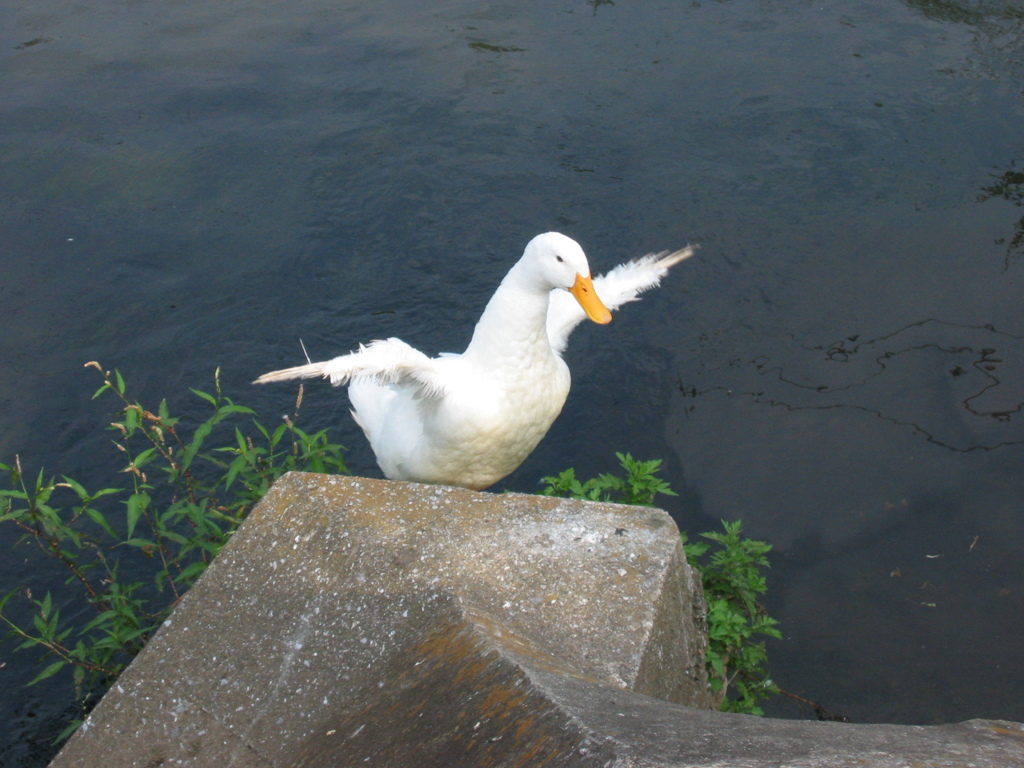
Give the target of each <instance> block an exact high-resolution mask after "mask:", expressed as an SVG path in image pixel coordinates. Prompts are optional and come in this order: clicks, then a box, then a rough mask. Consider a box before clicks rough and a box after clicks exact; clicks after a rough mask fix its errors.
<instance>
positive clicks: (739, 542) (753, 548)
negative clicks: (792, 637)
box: [683, 520, 782, 715]
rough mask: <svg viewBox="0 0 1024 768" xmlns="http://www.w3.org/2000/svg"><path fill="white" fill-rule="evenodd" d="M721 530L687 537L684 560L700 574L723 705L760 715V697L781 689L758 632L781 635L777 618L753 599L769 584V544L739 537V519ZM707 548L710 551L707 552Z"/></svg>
mask: <svg viewBox="0 0 1024 768" xmlns="http://www.w3.org/2000/svg"><path fill="white" fill-rule="evenodd" d="M722 527H723V530H722V531H720V532H719V531H713V532H709V533H703V534H701V537H702V538H704V539H707V540H708V542H710V543H707V542H687V540H686V534H685V533H684V534H683V548H684V549H685V551H686V557H687V560H689V561H690V563H691V564H692V565H694V566H695V567H696V568H697V569H698V570H699V571H700V574H701V581H702V583H703V584H704V598H705V600H706V601H707V604H708V653H707V666H708V677H709V679H710V680H711V687H712V689H713V690H715V691H718V692H720V693H721V694H722V696H723V697H724V698H723V701H722V709H723V710H725V711H727V712H746V713H747V714H752V715H761V714H764V712H763V711H762V710H761V708H760V707H759V706H758V705H757V701H758V700H759V699H763V698H765V697H767V696H768V695H770V694H773V693H779V689H778V686H776V685H775V683H774V682H773V681H772V679H771V678H770V677H769V676H768V673H767V671H766V670H765V665H766V663H767V661H768V656H767V653H766V651H765V647H764V642H763V641H759V640H757V639H756V637H757V636H758V635H761V636H765V637H775V638H781V637H782V635H781V633H780V632H779V630H778V629H776V625H777V624H778V622H777V621H776V620H775V619H773V618H771V617H770V616H768V614H767V612H766V611H765V609H764V607H763V606H762V605H761V604H760V603H759V602H758V601H757V598H758V596H759V595H763V594H764V593H765V591H766V589H767V585H766V583H765V579H764V576H763V575H762V574H761V569H762V568H767V567H769V564H768V557H767V555H768V552H769V550H771V545H770V544H767V543H765V542H763V541H755V540H753V539H744V538H742V537H741V535H740V534H741V533H742V532H743V523H742V522H740V521H739V520H737V521H735V522H732V523H730V522H727V521H725V520H723V521H722ZM709 551H710V552H711V554H710V556H708V552H709Z"/></svg>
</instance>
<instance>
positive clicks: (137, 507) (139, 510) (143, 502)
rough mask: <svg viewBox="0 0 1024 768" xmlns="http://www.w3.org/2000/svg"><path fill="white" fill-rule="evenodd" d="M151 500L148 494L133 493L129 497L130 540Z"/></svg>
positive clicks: (128, 520)
mask: <svg viewBox="0 0 1024 768" xmlns="http://www.w3.org/2000/svg"><path fill="white" fill-rule="evenodd" d="M149 502H150V498H149V494H148V493H133V494H132V495H131V496H129V497H128V519H127V522H128V538H129V539H130V538H132V534H133V533H135V526H136V524H137V523H138V522H139V518H140V517H142V515H143V513H144V512H145V511H146V508H147V507H148V506H149Z"/></svg>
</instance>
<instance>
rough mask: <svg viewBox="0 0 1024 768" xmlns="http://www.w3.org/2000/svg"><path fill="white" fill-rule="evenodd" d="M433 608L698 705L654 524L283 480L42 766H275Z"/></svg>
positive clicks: (680, 596) (569, 510)
mask: <svg viewBox="0 0 1024 768" xmlns="http://www.w3.org/2000/svg"><path fill="white" fill-rule="evenodd" d="M694 590H695V591H694ZM442 604H443V605H446V606H449V608H446V610H449V609H451V606H459V609H460V610H469V609H471V610H472V611H473V615H474V616H475V617H477V619H475V620H474V626H476V625H477V624H479V622H480V621H481V620H482V619H481V618H480V617H486V619H487V622H488V624H489V625H490V626H493V627H497V628H499V629H498V630H496V631H498V632H500V633H503V634H504V635H505V636H509V637H511V636H515V637H518V638H522V640H521V642H520V645H521V646H522V647H527V646H529V647H530V648H531V654H532V655H533V656H536V657H538V658H539V657H545V658H549V659H557V660H558V664H559V665H560V668H562V669H567V670H572V671H573V672H574V673H575V674H580V675H584V676H586V677H588V678H590V679H594V680H597V681H600V682H601V683H604V684H607V685H609V686H611V687H612V689H633V690H636V691H638V692H640V693H644V694H649V695H652V696H657V697H659V698H663V699H669V700H673V701H677V702H686V703H689V704H693V705H696V706H710V704H711V702H712V696H711V694H710V692H709V690H708V687H707V681H706V677H705V675H704V670H703V662H702V659H703V653H704V650H705V647H706V645H705V643H706V640H705V633H704V631H703V630H704V628H703V623H702V622H703V610H704V607H703V602H702V596H701V593H700V588H699V581H698V580H697V577H696V574H695V573H694V572H693V570H692V569H690V567H689V566H688V565H687V564H686V561H685V557H684V556H683V553H682V549H681V546H680V541H679V535H678V531H677V529H676V527H675V525H674V523H673V522H672V521H671V519H670V518H669V517H668V515H666V514H665V513H664V512H662V511H660V510H652V509H644V508H636V507H625V506H620V505H613V504H592V503H584V502H576V501H570V500H564V499H553V498H543V497H537V496H525V495H520V494H506V495H498V494H478V493H474V492H471V491H465V490H462V489H455V488H443V487H437V486H423V485H416V484H407V483H391V482H387V481H379V480H369V479H364V478H342V477H326V476H322V475H309V474H302V473H291V474H289V475H286V476H285V477H283V478H281V480H279V481H278V483H277V484H275V486H274V488H273V489H271V491H270V493H268V494H267V496H266V497H265V499H264V500H263V501H262V502H261V503H260V504H259V505H258V507H257V508H256V509H255V510H254V511H253V513H252V515H251V516H250V518H249V519H248V520H247V521H246V522H245V524H244V525H243V526H242V527H241V528H240V529H239V530H238V532H237V533H236V534H235V536H234V538H233V539H232V541H231V542H230V543H229V544H228V545H227V546H226V547H225V548H224V549H223V550H222V552H221V554H220V555H219V556H218V558H217V559H216V561H215V562H214V563H213V564H212V565H211V567H210V568H209V569H208V570H207V573H206V574H204V576H203V578H202V579H201V580H200V581H199V583H198V584H197V585H196V586H195V587H194V588H193V590H192V591H191V592H190V593H189V595H187V596H186V598H185V600H183V602H182V604H181V605H180V606H179V607H178V609H177V610H176V611H175V613H174V615H173V616H172V617H171V619H170V620H169V621H168V622H166V623H165V626H164V627H163V628H161V630H160V631H159V632H158V633H157V635H156V637H155V638H154V639H153V640H152V641H151V643H150V644H149V645H148V646H147V648H146V649H145V650H144V651H143V653H142V654H140V655H139V657H138V658H137V659H136V661H135V662H134V663H133V664H132V665H131V666H130V667H129V669H128V670H126V671H125V673H124V674H123V675H122V676H121V678H120V679H119V681H118V683H117V684H116V685H115V687H114V688H112V689H111V691H110V692H109V693H108V694H107V696H105V697H104V699H103V701H102V702H101V703H100V704H99V705H98V706H97V708H96V710H95V711H94V712H93V714H92V715H91V716H90V718H89V719H88V720H87V722H86V724H85V725H84V726H83V728H82V729H80V731H79V733H78V734H76V735H75V736H74V737H73V738H72V739H71V741H70V742H69V744H68V746H67V747H66V748H65V749H64V750H63V751H62V752H61V754H60V755H58V757H57V758H56V760H55V761H54V763H53V765H54V766H71V765H103V766H104V767H105V768H116V766H121V765H124V766H128V765H132V766H134V765H178V764H181V765H185V764H188V765H217V766H218V767H220V766H235V765H237V766H263V765H274V766H278V765H287V764H289V763H290V762H291V761H292V760H294V758H295V755H296V752H297V750H299V748H300V746H301V745H303V744H305V743H306V742H307V741H308V740H309V739H310V738H313V737H314V736H315V735H316V734H318V733H320V732H321V731H323V724H324V722H326V721H327V720H329V719H337V718H338V717H344V716H347V715H346V713H348V712H350V711H352V710H353V709H355V710H358V709H359V708H360V707H362V706H365V696H364V694H365V693H366V692H367V691H371V690H374V687H375V686H377V687H380V686H382V685H384V682H383V678H382V677H381V675H382V670H383V669H386V668H390V667H392V666H394V665H395V664H400V663H403V660H404V659H406V658H407V654H408V653H409V649H410V648H415V647H417V646H416V643H417V642H418V640H419V639H421V638H422V636H423V633H424V632H425V630H424V626H425V625H431V626H432V624H431V622H434V621H436V620H437V619H436V612H437V611H438V610H440V609H439V608H438V606H439V605H442ZM492 636H493V635H492ZM361 696H363V698H360V697H361ZM434 706H437V705H436V704H435V705H434Z"/></svg>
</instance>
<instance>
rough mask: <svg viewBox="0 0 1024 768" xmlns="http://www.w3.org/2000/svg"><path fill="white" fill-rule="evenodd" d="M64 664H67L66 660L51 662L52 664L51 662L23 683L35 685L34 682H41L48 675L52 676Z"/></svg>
mask: <svg viewBox="0 0 1024 768" xmlns="http://www.w3.org/2000/svg"><path fill="white" fill-rule="evenodd" d="M66 664H67V662H66V661H55V662H53V664H51V665H50V666H48V667H47V668H46V669H44V670H43V671H42V672H40V673H39V674H38V675H36V676H35V677H33V678H32V679H31V680H30V681H29V682H27V683H25V685H35V684H36V683H38V682H41V681H43V680H45V679H46V678H48V677H53V676H54V675H55V674H57V673H58V672H59V671H60V670H61V668H62V667H64V665H66Z"/></svg>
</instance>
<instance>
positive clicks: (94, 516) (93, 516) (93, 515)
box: [85, 507, 119, 540]
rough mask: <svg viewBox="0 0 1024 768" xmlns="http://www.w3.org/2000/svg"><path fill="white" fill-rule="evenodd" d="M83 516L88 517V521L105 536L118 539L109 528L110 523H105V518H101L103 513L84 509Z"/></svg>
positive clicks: (89, 508) (87, 508)
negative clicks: (96, 526)
mask: <svg viewBox="0 0 1024 768" xmlns="http://www.w3.org/2000/svg"><path fill="white" fill-rule="evenodd" d="M85 514H86V515H88V516H89V519H90V520H92V521H93V522H94V523H96V525H98V526H99V527H100V528H102V529H103V532H104V533H105V534H107V535H108V536H109V537H110V538H112V539H115V540H116V539H118V538H119V537H118V535H117V533H116V532H115V531H114V529H113V528H111V527H110V523H108V522H107V518H105V517H104V516H103V513H102V512H100V511H99V510H98V509H93V508H92V507H86V509H85Z"/></svg>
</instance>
